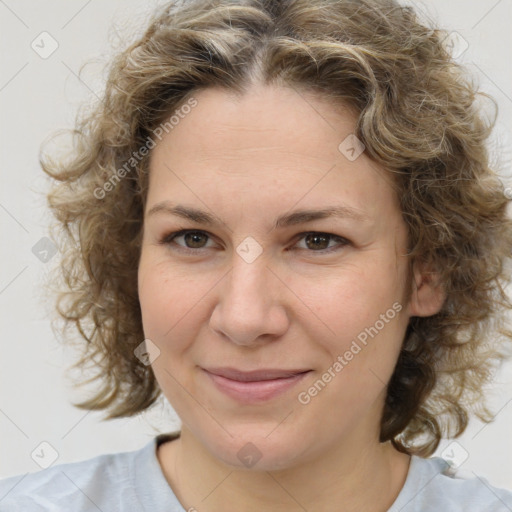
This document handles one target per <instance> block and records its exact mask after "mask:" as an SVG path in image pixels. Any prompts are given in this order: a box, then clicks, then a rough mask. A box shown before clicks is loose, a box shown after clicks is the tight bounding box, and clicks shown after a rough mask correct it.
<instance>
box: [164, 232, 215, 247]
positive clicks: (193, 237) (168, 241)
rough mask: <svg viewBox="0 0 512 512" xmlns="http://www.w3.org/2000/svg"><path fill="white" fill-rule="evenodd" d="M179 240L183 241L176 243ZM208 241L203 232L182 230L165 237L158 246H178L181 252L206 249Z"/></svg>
mask: <svg viewBox="0 0 512 512" xmlns="http://www.w3.org/2000/svg"><path fill="white" fill-rule="evenodd" d="M179 239H183V241H182V242H179V243H178V242H177V240H179ZM209 239H210V237H209V236H208V234H206V233H205V232H204V231H192V230H182V231H178V232H177V233H170V234H167V235H165V236H164V237H163V238H162V239H161V240H160V244H162V245H170V246H171V245H174V246H178V248H181V249H183V250H187V249H190V250H194V249H208V246H207V245H206V244H207V243H208V240H209Z"/></svg>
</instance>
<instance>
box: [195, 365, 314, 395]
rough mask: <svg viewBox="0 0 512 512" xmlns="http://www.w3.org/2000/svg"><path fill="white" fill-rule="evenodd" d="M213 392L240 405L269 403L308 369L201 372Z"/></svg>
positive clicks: (216, 369) (300, 378)
mask: <svg viewBox="0 0 512 512" xmlns="http://www.w3.org/2000/svg"><path fill="white" fill-rule="evenodd" d="M202 370H203V371H204V373H205V374H206V375H207V376H208V378H209V379H210V380H211V381H212V382H213V383H214V384H215V386H216V388H217V389H218V390H219V391H221V392H222V393H224V394H225V395H228V396H229V397H231V398H234V399H235V400H237V401H238V402H241V403H247V404H250V403H258V402H264V401H267V400H270V399H272V398H274V397H276V396H278V395H281V394H283V393H284V392H286V391H288V390H289V389H291V388H292V387H293V386H295V385H296V384H297V383H298V382H300V381H301V380H302V379H303V378H304V377H305V376H306V375H307V374H308V373H309V372H310V371H312V370H310V369H260V370H254V371H247V372H244V371H241V370H237V369H234V368H208V369H205V368H202Z"/></svg>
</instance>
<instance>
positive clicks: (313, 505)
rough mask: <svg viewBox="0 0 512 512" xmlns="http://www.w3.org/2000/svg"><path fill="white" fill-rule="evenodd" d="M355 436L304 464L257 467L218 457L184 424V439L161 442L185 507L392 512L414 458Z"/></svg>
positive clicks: (243, 511)
mask: <svg viewBox="0 0 512 512" xmlns="http://www.w3.org/2000/svg"><path fill="white" fill-rule="evenodd" d="M352 437H353V438H352V439H350V440H347V441H346V442H344V443H342V444H339V445H338V446H335V447H330V449H329V450H327V453H324V454H322V455H321V456H317V457H315V458H309V459H308V460H304V461H303V462H302V463H301V464H299V465H294V466H293V467H290V468H287V469H282V470H278V471H256V470H254V469H251V470H248V469H238V468H233V467H231V466H228V465H226V464H224V463H223V462H222V461H219V460H218V459H216V458H214V457H213V456H212V455H211V454H210V452H208V450H206V448H205V447H204V446H203V445H202V444H201V443H200V442H199V441H198V440H197V439H196V438H195V436H194V435H193V434H192V433H191V432H190V431H189V430H188V429H187V428H185V427H183V428H182V431H181V436H180V438H178V439H176V440H174V441H172V442H168V443H165V444H164V445H162V446H161V447H160V449H159V451H158V458H159V460H160V465H161V466H162V469H163V472H164V475H165V477H166V479H167V481H168V482H169V484H170V485H171V487H172V489H173V491H174V493H175V494H176V496H177V498H178V500H179V501H180V502H181V503H182V504H183V506H184V507H185V510H195V509H197V510H201V512H219V511H223V510H225V509H226V504H227V503H229V504H230V509H232V510H239V511H240V512H252V511H259V510H269V511H270V510H271V511H272V512H281V511H282V512H285V511H286V512H290V511H295V510H297V511H304V510H315V511H317V512H334V511H336V512H339V511H340V510H342V511H343V512H356V511H360V510H372V511H376V512H386V511H387V510H388V509H389V508H390V507H391V505H392V504H393V502H394V501H395V499H396V497H397V496H398V494H399V492H400V490H401V489H402V487H403V485H404V483H405V479H406V477H407V472H408V468H409V461H410V457H409V456H408V455H406V454H403V453H400V452H398V451H397V450H396V449H395V448H393V446H392V445H391V444H390V443H389V442H388V443H379V442H378V440H375V441H374V442H372V443H369V442H364V443H361V439H357V438H358V437H359V436H357V434H356V435H354V436H352ZM366 440H367V438H366ZM340 504H342V507H340Z"/></svg>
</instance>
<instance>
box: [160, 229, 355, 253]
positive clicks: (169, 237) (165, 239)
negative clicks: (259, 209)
mask: <svg viewBox="0 0 512 512" xmlns="http://www.w3.org/2000/svg"><path fill="white" fill-rule="evenodd" d="M188 233H201V234H203V235H206V236H207V237H208V238H209V239H210V240H212V239H214V238H215V236H214V235H212V234H211V233H209V232H208V231H205V230H203V229H190V228H183V229H179V230H177V231H172V232H170V233H166V234H164V235H163V236H162V237H161V239H160V240H159V244H160V245H170V244H171V243H172V242H173V241H174V239H176V238H178V237H180V236H183V235H186V234H188ZM307 235H324V236H327V237H329V238H330V240H336V241H338V245H337V246H335V247H330V248H327V249H321V250H318V251H314V250H309V249H304V248H299V249H296V248H294V247H292V248H291V250H299V251H306V252H308V253H310V254H320V255H321V254H328V253H332V252H335V251H337V250H340V249H341V248H343V247H345V246H347V245H351V244H352V242H351V241H350V240H348V239H347V238H345V237H342V236H340V235H335V234H334V233H329V232H325V231H304V232H301V233H297V235H295V237H294V245H296V244H297V243H298V242H299V241H300V240H302V239H304V238H305V237H306V236H307ZM207 243H208V242H207ZM175 245H176V246H177V247H178V249H177V250H179V251H182V252H188V253H195V254H198V253H200V252H202V251H203V250H205V249H211V247H200V248H197V249H193V248H190V247H185V246H182V245H179V244H175Z"/></svg>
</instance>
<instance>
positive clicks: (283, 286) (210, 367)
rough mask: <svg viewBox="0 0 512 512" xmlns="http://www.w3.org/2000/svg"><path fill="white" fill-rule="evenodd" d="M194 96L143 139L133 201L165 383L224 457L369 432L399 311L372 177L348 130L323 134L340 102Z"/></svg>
mask: <svg viewBox="0 0 512 512" xmlns="http://www.w3.org/2000/svg"><path fill="white" fill-rule="evenodd" d="M194 97H195V98H196V100H197V105H196V106H195V107H194V108H193V109H191V111H190V112H189V113H188V114H187V115H186V116H184V117H183V118H182V119H180V121H179V123H178V124H177V125H175V126H174V127H173V129H172V130H171V131H169V132H168V133H166V134H165V136H164V137H163V138H162V139H161V141H160V142H158V144H157V146H156V147H155V148H154V149H153V151H152V155H151V163H150V183H149V191H148V197H147V204H146V210H145V213H144V237H143V243H142V251H141V258H140V265H139V274H138V280H139V299H140V305H141V310H142V319H143V326H144V333H145V337H146V338H147V339H150V340H151V342H152V343H153V344H154V346H156V347H157V348H158V350H159V355H158V357H156V359H155V360H154V361H153V363H152V366H153V369H154V372H155V375H156V378H157V380H158V382H159V385H160V387H161V389H162V391H163V393H164V395H165V396H166V398H167V399H168V400H169V402H170V403H171V405H172V406H173V408H174V409H175V410H176V412H177V413H178V415H179V416H180V418H181V420H182V422H183V426H184V428H187V429H188V431H190V432H191V433H192V434H193V436H194V438H196V439H197V440H198V441H199V442H200V443H201V444H202V445H203V446H204V447H206V448H207V449H208V450H209V452H210V453H211V454H212V455H213V456H215V457H216V458H218V459H220V460H222V461H224V462H225V463H227V464H231V465H234V466H239V467H240V466H242V465H244V464H246V463H245V462H244V460H243V459H244V457H245V455H247V454H249V455H251V454H252V455H256V457H259V456H260V455H261V462H260V463H259V467H260V468H264V469H277V468H285V467H290V466H293V465H294V464H297V463H299V462H300V461H305V460H307V459H308V458H312V457H315V456H319V455H321V454H322V453H326V452H328V451H329V450H331V449H333V447H336V446H341V445H342V444H343V442H344V441H347V440H349V439H351V440H352V441H354V440H355V439H356V438H357V439H358V440H359V441H358V442H364V441H366V442H369V441H371V440H376V439H378V433H379V420H380V415H381V412H382V407H383V403H384V402H383V400H384V398H385V386H386V384H387V382H388V381H389V379H390V377H391V375H392V372H393V369H394V366H395V363H396V360H397V357H398V353H399V350H400V346H401V343H402V340H403V337H404V334H405V330H406V327H407V323H408V320H409V317H410V315H411V312H412V311H411V309H410V308H409V307H408V305H407V304H404V303H403V298H404V297H405V295H406V289H405V283H406V268H407V261H406V258H405V256H404V253H405V252H406V246H407V232H406V226H405V224H404V222H403V219H402V216H401V212H400V210H399V207H398V203H397V198H396V197H395V193H394V191H393V189H392V187H391V185H390V181H389V176H388V175H386V174H385V172H384V170H382V169H380V168H379V167H378V166H377V165H376V164H375V163H373V162H371V161H370V160H369V159H368V158H367V156H366V155H365V153H362V154H361V155H360V156H359V157H357V158H356V159H354V155H355V156H357V148H356V151H351V150H350V147H351V144H350V140H351V139H348V141H347V142H345V145H342V146H341V149H339V146H340V143H342V142H343V141H344V140H345V139H346V138H347V137H348V136H349V135H350V134H352V133H353V132H354V127H355V117H353V115H351V114H350V113H349V112H348V111H345V110H342V109H339V110H337V111H333V109H332V106H331V105H330V104H329V103H327V102H325V101H323V100H322V99H321V98H320V97H316V96H312V95H306V93H303V94H300V95H299V94H298V93H297V92H295V91H294V90H292V89H287V88H270V87H265V86H253V87H252V89H251V90H249V91H248V92H247V93H246V94H245V95H243V96H241V97H238V98H237V97H235V96H233V95H231V94H230V93H228V92H226V91H223V90H220V89H207V90H203V91H200V92H198V93H197V94H195V95H194ZM352 146H353V144H352ZM331 208H333V209H337V210H336V211H337V212H338V215H329V216H324V217H323V218H321V217H322V216H320V215H306V214H304V215H293V214H295V213H297V212H299V211H301V212H302V211H318V210H328V209H331ZM172 209H175V210H174V213H173V212H172ZM176 209H177V210H176ZM192 209H193V210H200V211H201V212H204V214H202V215H198V214H194V215H193V214H192V213H190V212H189V215H187V214H186V212H187V210H192ZM196 213H197V212H196ZM291 215H293V216H291ZM277 219H280V222H279V223H277V224H278V225H277V226H276V225H275V224H276V220H277ZM354 442H355V441H354ZM248 443H251V445H249V444H248ZM244 450H245V451H244Z"/></svg>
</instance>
